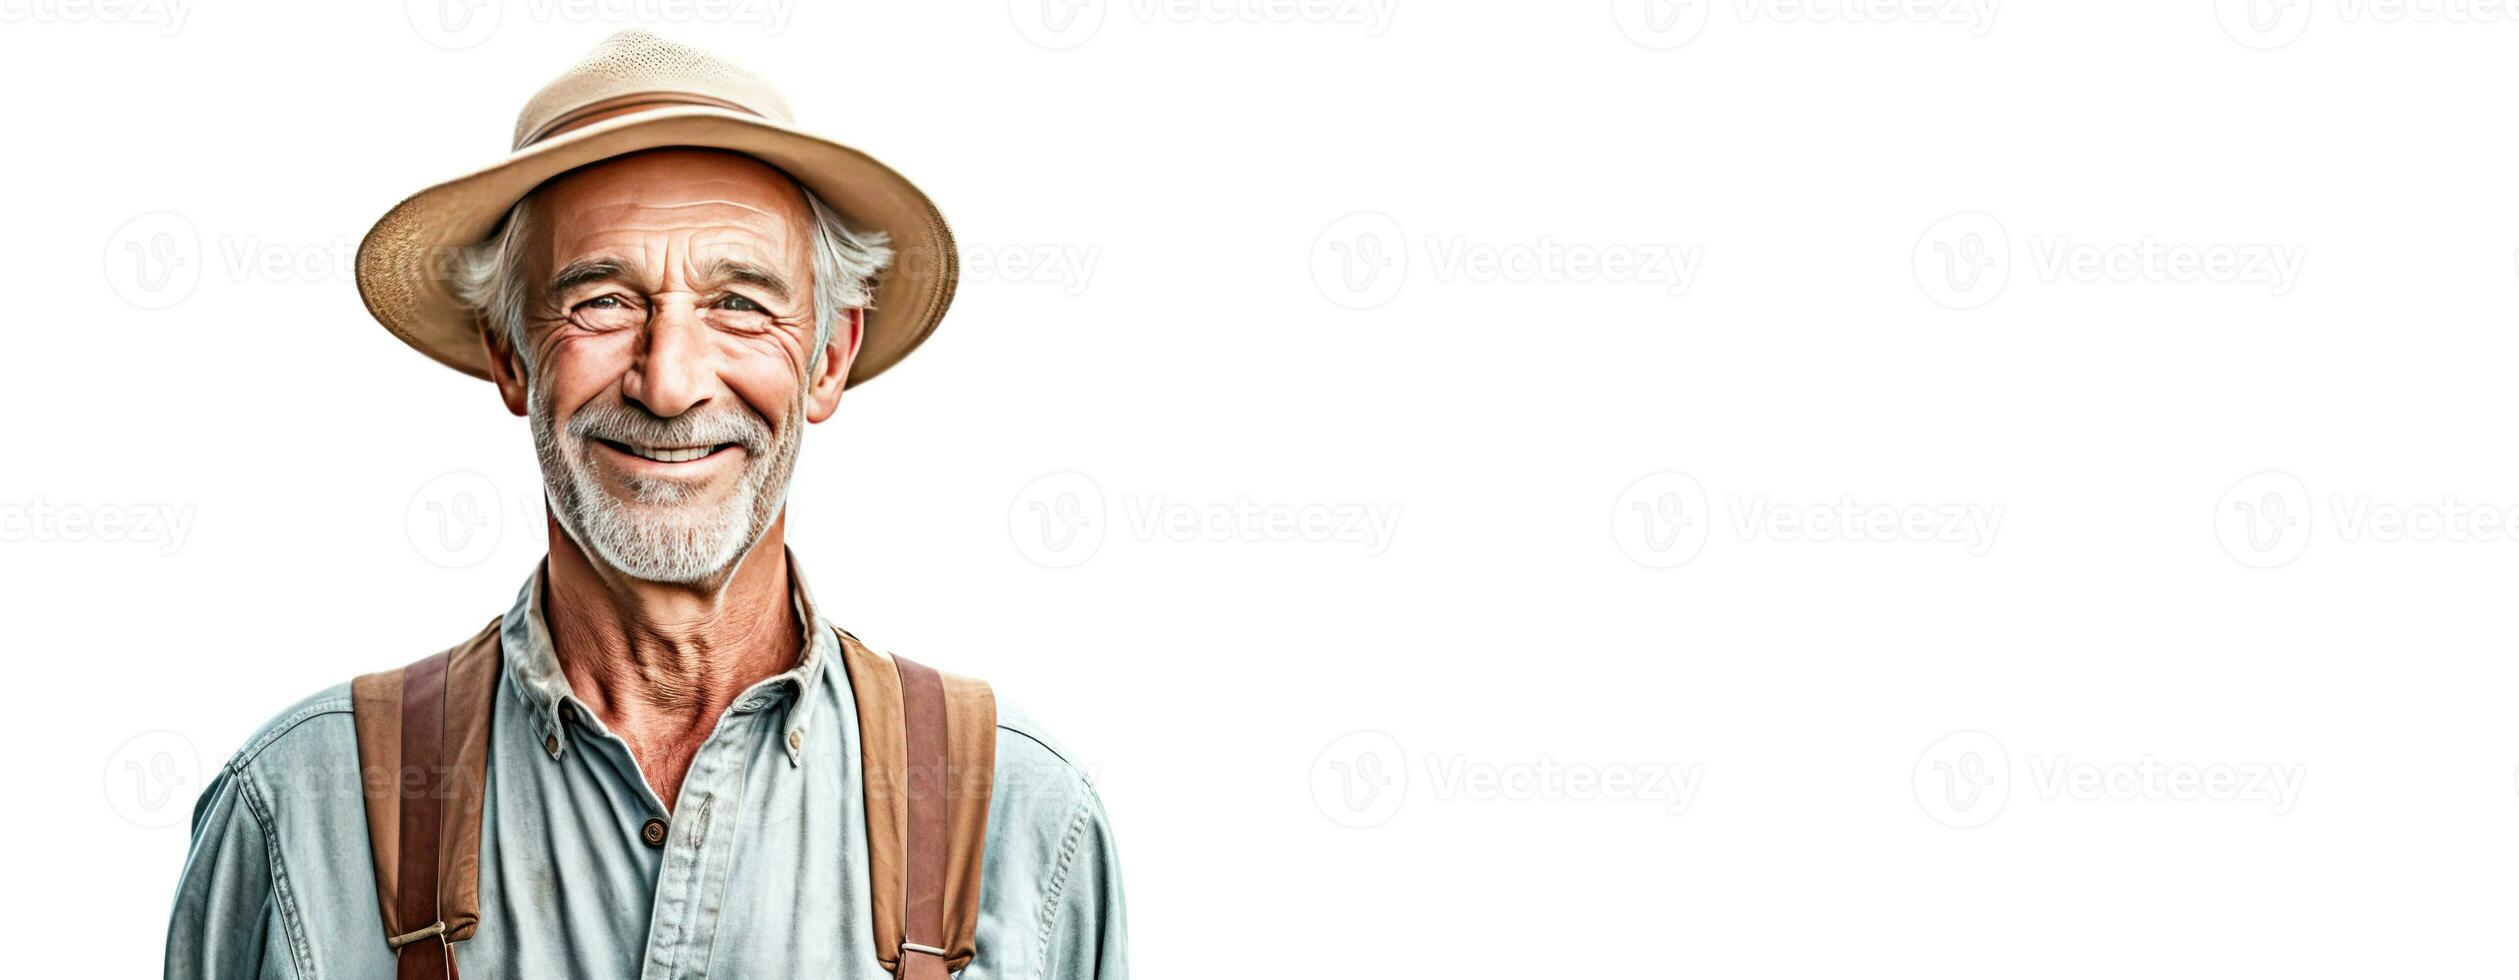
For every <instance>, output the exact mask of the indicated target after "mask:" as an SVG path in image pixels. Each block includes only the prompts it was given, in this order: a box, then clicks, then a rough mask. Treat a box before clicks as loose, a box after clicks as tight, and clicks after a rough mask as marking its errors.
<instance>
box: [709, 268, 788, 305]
mask: <svg viewBox="0 0 2519 980" xmlns="http://www.w3.org/2000/svg"><path fill="white" fill-rule="evenodd" d="M709 273H710V275H712V276H714V277H715V278H717V279H718V280H719V281H721V282H739V283H744V284H746V285H750V286H754V287H757V288H759V289H760V290H761V291H763V292H766V293H769V294H770V295H771V296H772V297H775V298H777V299H778V300H779V301H780V302H786V301H787V300H790V299H793V298H795V293H794V290H793V289H792V288H790V287H789V286H788V284H787V277H785V276H782V275H779V274H778V273H776V272H772V271H770V270H769V268H768V267H766V266H761V265H756V264H754V263H751V262H746V261H744V260H742V259H719V260H717V264H715V265H712V266H709Z"/></svg>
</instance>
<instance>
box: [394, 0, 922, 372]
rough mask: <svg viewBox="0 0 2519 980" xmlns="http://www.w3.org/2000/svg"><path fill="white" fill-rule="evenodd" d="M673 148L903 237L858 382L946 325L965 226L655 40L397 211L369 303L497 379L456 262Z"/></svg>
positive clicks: (548, 90)
mask: <svg viewBox="0 0 2519 980" xmlns="http://www.w3.org/2000/svg"><path fill="white" fill-rule="evenodd" d="M668 146H693V147H708V148H714V149H721V150H733V151H736V152H739V153H745V154H749V155H751V156H753V157H755V158H758V159H759V160H761V161H762V162H764V163H768V164H769V165H771V166H774V167H777V168H779V169H780V170H784V171H786V172H787V173H788V175H789V176H791V177H794V178H795V179H796V182H797V183H799V184H802V185H804V186H805V187H807V188H809V189H811V190H812V191H813V192H814V193H815V194H816V195H818V196H820V197H821V198H822V200H823V201H824V202H825V203H827V204H829V205H830V206H831V208H832V209H833V210H835V211H838V212H839V213H840V216H841V217H842V218H844V219H846V220H847V221H848V223H849V227H851V228H855V229H859V230H861V231H862V230H870V229H871V230H879V231H882V232H885V233H887V234H889V235H890V236H892V248H893V252H894V256H895V257H894V260H893V267H892V268H890V269H888V270H886V272H885V273H884V275H883V277H882V279H881V280H880V281H878V282H877V283H876V286H875V291H874V303H873V308H872V309H870V310H868V311H867V313H866V334H865V341H864V345H863V346H862V347H861V348H860V349H859V351H858V355H857V362H856V363H855V364H854V365H853V366H852V367H851V368H850V369H849V376H848V383H849V384H850V385H852V386H854V385H856V384H857V383H859V382H862V381H864V380H866V379H868V378H871V377H874V376H875V375H878V374H881V373H883V370H884V369H885V368H888V367H891V366H892V365H893V364H895V363H897V362H899V361H900V360H901V358H903V357H904V356H907V355H908V354H909V352H910V350H911V349H912V348H915V347H917V346H918V345H919V343H920V342H921V341H924V340H926V339H927V335H928V334H930V333H933V332H934V331H935V329H936V322H937V321H938V320H941V319H943V318H944V315H945V307H946V306H947V305H949V304H951V303H952V301H953V287H954V281H955V278H956V270H955V254H954V249H953V233H952V232H951V231H950V230H948V229H947V228H946V227H945V219H944V216H943V215H941V214H938V213H937V212H936V206H935V204H933V203H931V202H929V201H928V200H927V195H925V194H923V193H920V192H919V189H918V188H917V187H916V186H915V185H912V184H911V183H910V182H909V181H908V180H907V179H905V178H903V177H902V176H901V175H900V174H897V173H894V172H892V168H890V167H886V166H884V165H883V164H881V163H878V162H876V161H875V159H874V158H873V157H870V156H867V155H866V154H864V153H861V152H858V151H857V150H854V149H851V148H849V147H846V146H842V145H840V144H838V143H834V142H831V141H830V140H827V139H824V138H822V137H819V136H815V135H812V134H810V133H807V132H805V131H803V130H800V129H797V128H795V125H794V122H793V119H792V118H791V117H790V116H789V114H788V111H787V101H786V100H785V99H782V98H780V97H779V94H778V93H777V92H776V91H774V90H772V89H771V88H770V86H769V85H768V84H767V83H765V82H763V81H762V80H761V79H760V78H758V77H756V76H754V75H753V74H752V73H750V72H747V71H744V70H743V69H741V68H737V67H735V66H734V65H732V64H729V63H727V62H724V61H721V60H718V59H717V58H716V57H715V56H712V55H710V54H708V53H707V52H703V51H699V50H696V49H693V48H689V47H685V46H683V45H679V44H675V43H673V42H671V41H668V40H665V39H664V38H660V37H657V36H655V35H653V34H648V33H646V32H644V31H623V32H621V33H618V34H615V35H613V36H611V37H609V38H606V39H604V42H603V43H602V44H599V45H597V46H596V47H595V50H594V52H593V53H591V54H589V55H587V56H586V59H585V60H583V61H580V62H578V63H577V65H576V66H575V67H572V68H570V69H569V70H568V71H567V72H565V73H563V74H561V75H560V77H559V78H557V79H555V80H553V81H552V82H551V84H549V85H546V86H543V88H542V91H540V92H537V93H535V94H534V97H533V100H532V101H530V102H527V103H525V111H524V112H522V113H519V114H518V115H517V117H516V141H515V145H514V148H513V151H512V152H511V153H509V155H508V156H507V158H506V159H504V160H501V161H499V162H498V163H496V164H493V165H491V166H490V167H488V168H487V169H484V170H481V171H479V172H476V173H473V174H471V175H469V176H465V177H458V178H456V179H454V180H450V181H447V182H446V183H443V184H439V185H437V186H435V187H431V188H429V189H427V190H424V191H421V192H419V193H417V194H413V195H411V196H410V197H409V198H407V199H405V200H404V201H403V202H402V203H401V204H399V205H396V206H395V207H394V209H393V210H392V211H389V212H386V214H385V217H384V218H382V219H380V220H378V221H377V222H376V227H374V228H372V229H369V230H368V233H367V238H366V240H365V241H362V242H360V243H359V255H358V275H359V295H360V296H361V297H362V298H364V299H365V300H366V301H367V309H368V312H370V313H373V314H375V316H376V319H377V321H378V322H380V323H383V324H384V325H385V328H386V329H388V330H392V331H393V332H394V335H395V336H397V337H401V338H402V340H403V342H404V343H407V344H410V345H411V346H412V347H415V348H418V349H419V351H420V352H421V353H423V354H427V355H428V356H430V357H433V358H436V359H437V361H438V362H439V363H441V364H444V365H446V366H448V367H451V368H454V369H456V370H458V371H462V372H464V373H466V374H469V375H472V376H474V377H479V378H487V377H489V368H488V365H487V364H486V363H485V362H484V355H483V353H482V349H481V341H480V327H479V325H478V323H477V321H476V319H475V316H474V314H473V312H472V311H471V310H470V309H468V308H467V307H465V306H464V304H463V303H462V302H461V301H460V300H458V299H456V298H455V295H454V291H453V286H454V281H453V279H452V278H451V277H450V276H448V275H447V274H446V273H447V270H448V269H450V268H451V265H449V264H448V262H447V261H446V259H447V257H448V256H450V255H452V254H453V253H454V250H455V249H457V248H459V247H462V246H469V245H476V244H479V243H481V242H483V241H485V240H486V239H488V237H489V235H490V233H491V232H492V231H493V230H495V229H496V228H497V227H498V223H499V220H500V219H501V218H503V217H505V216H506V214H507V211H508V209H509V208H510V207H513V206H514V205H515V204H516V202H517V201H518V200H520V199H522V198H523V197H524V196H525V195H526V194H527V193H530V192H531V191H532V190H533V189H534V188H535V187H536V186H538V185H540V184H541V183H542V182H543V181H546V180H549V179H551V178H553V177H557V176H559V175H561V174H563V173H566V172H568V171H570V170H573V169H575V168H578V167H582V166H585V165H587V164H590V163H594V162H597V161H600V160H605V159H609V158H611V157H617V156H621V155H623V154H628V153H636V152H639V151H641V150H651V149H657V148H660V147H668Z"/></svg>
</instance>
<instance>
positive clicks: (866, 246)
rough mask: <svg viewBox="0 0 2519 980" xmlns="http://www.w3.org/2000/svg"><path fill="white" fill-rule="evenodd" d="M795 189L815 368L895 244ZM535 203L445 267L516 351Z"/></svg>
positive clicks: (868, 298)
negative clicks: (801, 201)
mask: <svg viewBox="0 0 2519 980" xmlns="http://www.w3.org/2000/svg"><path fill="white" fill-rule="evenodd" d="M797 190H800V191H803V192H804V195H805V203H806V205H808V206H810V207H811V208H812V209H813V321H814V323H813V325H814V341H813V365H814V368H815V369H816V370H819V369H820V368H821V366H822V357H823V353H824V352H825V351H828V350H830V349H831V338H832V336H833V334H834V333H835V332H836V331H837V330H838V329H839V324H840V311H842V310H851V309H872V308H873V307H874V283H875V277H876V276H879V275H881V274H882V273H883V270H884V267H885V266H887V265H890V264H891V263H892V239H891V236H889V235H886V234H884V233H883V232H881V231H864V232H859V231H853V230H851V229H850V228H849V227H848V224H847V223H846V222H844V221H842V220H840V213H839V212H838V211H834V210H832V209H831V206H830V205H828V204H825V203H823V202H822V198H821V196H820V195H817V194H815V193H814V192H812V191H810V190H805V189H804V188H802V187H799V188H797ZM532 203H533V196H532V195H530V194H529V195H526V197H525V199H524V200H521V201H518V202H516V206H515V207H512V208H509V209H508V210H507V217H506V218H505V219H504V220H502V221H500V222H499V229H498V231H496V232H493V233H492V234H491V235H490V240H488V241H485V242H482V243H481V244H479V245H473V246H469V247H465V248H461V249H458V250H457V251H456V254H455V256H454V261H453V262H452V263H450V272H451V275H452V277H453V279H454V292H455V297H456V298H457V299H460V300H462V301H463V303H464V305H466V306H469V307H471V308H472V310H473V312H475V313H476V314H478V315H480V317H481V318H482V322H483V323H486V324H489V325H490V326H491V327H492V328H494V329H497V330H500V331H502V332H504V333H505V334H507V342H508V346H509V348H510V349H512V350H516V351H520V352H521V351H523V350H524V349H525V311H526V309H527V307H528V306H529V305H530V304H531V303H532V300H533V284H532V283H529V282H526V281H525V240H526V239H527V238H528V237H530V236H529V234H528V229H527V227H526V226H527V224H528V223H529V222H530V221H531V218H530V217H529V216H530V214H531V213H532V208H531V207H530V205H531V204H532Z"/></svg>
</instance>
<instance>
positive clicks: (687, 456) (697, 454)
mask: <svg viewBox="0 0 2519 980" xmlns="http://www.w3.org/2000/svg"><path fill="white" fill-rule="evenodd" d="M595 441H596V442H600V443H603V444H604V445H605V446H607V447H610V448H611V449H612V450H613V451H615V452H618V453H622V454H624V455H629V456H636V457H638V458H640V459H644V460H649V461H651V462H657V463H688V462H692V461H695V460H702V459H707V458H708V457H711V456H715V455H717V454H718V453H722V452H725V451H727V450H729V449H733V448H735V444H734V443H731V442H721V443H718V444H716V445H713V446H633V445H631V444H629V443H626V442H614V441H612V440H610V439H597V440H595Z"/></svg>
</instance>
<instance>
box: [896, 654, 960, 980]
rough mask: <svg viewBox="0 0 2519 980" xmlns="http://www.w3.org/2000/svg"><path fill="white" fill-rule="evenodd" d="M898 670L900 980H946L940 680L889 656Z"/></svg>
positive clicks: (947, 778) (945, 777)
mask: <svg viewBox="0 0 2519 980" xmlns="http://www.w3.org/2000/svg"><path fill="white" fill-rule="evenodd" d="M892 662H893V664H894V665H895V666H897V667H899V668H900V669H901V747H902V755H903V756H904V760H903V761H904V762H905V763H907V768H906V769H904V770H903V772H902V775H903V777H905V780H904V781H905V784H906V785H905V786H904V788H905V789H906V790H908V792H909V794H910V798H909V818H910V819H909V824H908V827H907V828H906V829H907V831H908V836H909V841H908V843H907V845H906V850H907V851H908V854H907V859H906V860H905V861H904V862H903V867H902V872H903V873H902V877H903V878H905V879H907V880H905V881H904V882H903V883H902V902H901V971H900V974H899V976H900V977H901V980H945V958H946V957H947V956H950V955H952V954H953V951H952V950H950V949H947V948H945V833H946V826H945V821H946V817H945V793H946V788H947V787H948V786H949V785H951V783H952V779H951V773H950V772H949V771H948V770H947V763H946V754H945V753H946V748H945V738H946V736H945V680H944V678H943V677H940V676H938V675H937V673H936V671H935V669H934V668H932V667H928V666H926V665H924V664H919V663H915V662H913V661H911V660H910V659H909V658H908V657H898V656H896V657H894V658H892Z"/></svg>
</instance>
